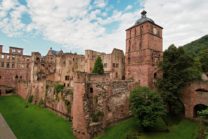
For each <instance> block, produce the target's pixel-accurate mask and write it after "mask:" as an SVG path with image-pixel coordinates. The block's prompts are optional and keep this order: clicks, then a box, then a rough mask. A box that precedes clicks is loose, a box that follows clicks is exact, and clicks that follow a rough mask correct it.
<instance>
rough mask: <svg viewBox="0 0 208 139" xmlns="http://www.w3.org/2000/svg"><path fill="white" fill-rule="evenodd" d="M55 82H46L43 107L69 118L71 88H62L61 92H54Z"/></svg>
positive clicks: (71, 96) (71, 98) (71, 97)
mask: <svg viewBox="0 0 208 139" xmlns="http://www.w3.org/2000/svg"><path fill="white" fill-rule="evenodd" d="M56 84H57V83H56V82H47V84H46V92H45V93H46V94H45V105H46V107H48V108H50V109H52V110H54V111H55V112H57V113H60V114H62V115H64V116H66V117H71V106H72V101H73V90H72V88H66V87H65V88H64V90H63V91H62V92H56V91H55V85H56Z"/></svg>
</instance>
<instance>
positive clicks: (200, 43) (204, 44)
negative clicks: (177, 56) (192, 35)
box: [183, 35, 208, 57]
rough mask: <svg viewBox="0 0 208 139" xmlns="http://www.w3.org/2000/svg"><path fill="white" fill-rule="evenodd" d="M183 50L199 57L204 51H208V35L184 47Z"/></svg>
mask: <svg viewBox="0 0 208 139" xmlns="http://www.w3.org/2000/svg"><path fill="white" fill-rule="evenodd" d="M183 48H184V50H185V52H186V53H187V54H188V55H190V56H193V57H198V56H199V54H200V53H201V52H202V51H205V50H208V35H205V36H203V37H201V38H199V39H197V40H195V41H192V42H191V43H188V44H186V45H184V46H183Z"/></svg>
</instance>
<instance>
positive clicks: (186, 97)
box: [182, 82, 208, 118]
mask: <svg viewBox="0 0 208 139" xmlns="http://www.w3.org/2000/svg"><path fill="white" fill-rule="evenodd" d="M197 89H202V90H207V91H208V83H207V82H194V83H191V84H189V85H187V86H186V87H185V88H184V90H183V91H182V102H183V103H184V108H185V117H187V118H194V107H195V106H196V105H197V104H203V105H206V106H208V92H203V91H196V90H197Z"/></svg>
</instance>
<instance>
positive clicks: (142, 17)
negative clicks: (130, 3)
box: [135, 10, 155, 25]
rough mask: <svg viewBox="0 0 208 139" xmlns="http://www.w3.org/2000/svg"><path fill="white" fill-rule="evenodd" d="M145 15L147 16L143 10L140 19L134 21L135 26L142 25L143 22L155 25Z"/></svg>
mask: <svg viewBox="0 0 208 139" xmlns="http://www.w3.org/2000/svg"><path fill="white" fill-rule="evenodd" d="M146 14H147V12H146V11H145V10H143V11H142V12H141V15H142V16H141V18H140V19H138V20H137V21H136V23H135V25H139V24H142V23H144V22H151V23H155V22H154V21H153V20H152V19H150V18H148V17H147V16H146Z"/></svg>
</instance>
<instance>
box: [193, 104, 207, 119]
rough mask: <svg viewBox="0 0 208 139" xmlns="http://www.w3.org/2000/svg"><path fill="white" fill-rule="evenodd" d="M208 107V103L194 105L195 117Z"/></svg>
mask: <svg viewBox="0 0 208 139" xmlns="http://www.w3.org/2000/svg"><path fill="white" fill-rule="evenodd" d="M206 108H207V105H204V104H197V105H195V106H194V108H193V118H197V117H198V112H199V111H202V110H205V109H206Z"/></svg>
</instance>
